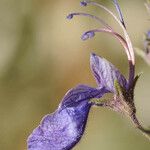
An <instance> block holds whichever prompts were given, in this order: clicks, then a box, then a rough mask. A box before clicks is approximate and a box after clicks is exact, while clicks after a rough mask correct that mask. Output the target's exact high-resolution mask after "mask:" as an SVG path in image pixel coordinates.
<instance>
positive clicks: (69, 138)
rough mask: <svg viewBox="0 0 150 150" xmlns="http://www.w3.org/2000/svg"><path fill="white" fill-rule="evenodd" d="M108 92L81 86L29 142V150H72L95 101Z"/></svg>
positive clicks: (41, 125)
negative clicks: (92, 101)
mask: <svg viewBox="0 0 150 150" xmlns="http://www.w3.org/2000/svg"><path fill="white" fill-rule="evenodd" d="M107 92H108V91H107V90H106V89H105V88H97V89H96V88H91V87H88V86H85V85H79V86H77V87H75V88H73V89H71V90H69V91H68V92H67V93H66V95H65V96H64V98H63V100H62V102H61V103H60V105H59V107H58V109H57V110H56V111H55V112H54V113H52V114H49V115H46V116H45V117H44V118H43V119H42V121H41V123H40V125H39V126H38V127H37V128H36V129H34V131H33V132H32V134H31V135H30V136H29V138H28V150H69V149H71V148H72V147H73V146H74V145H75V144H76V143H78V141H79V140H80V138H81V137H82V135H83V132H84V129H85V126H86V122H87V117H88V113H89V110H90V108H91V105H92V103H89V100H90V99H92V98H100V97H102V96H103V95H104V94H105V93H107Z"/></svg>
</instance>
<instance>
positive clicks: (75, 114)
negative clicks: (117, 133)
mask: <svg viewBox="0 0 150 150" xmlns="http://www.w3.org/2000/svg"><path fill="white" fill-rule="evenodd" d="M88 4H92V5H96V6H98V7H100V8H103V9H104V10H105V11H107V12H108V13H109V14H111V15H112V16H113V17H114V18H115V20H116V21H117V22H118V23H119V25H120V26H121V28H122V29H123V31H124V36H125V38H124V37H122V35H120V34H119V33H117V32H115V31H114V30H113V29H112V27H110V26H109V25H108V24H107V23H106V22H105V21H104V20H103V19H101V18H99V17H96V16H94V15H91V14H86V13H71V14H69V15H68V16H67V18H68V19H72V18H73V17H74V16H75V15H82V16H86V17H90V18H92V19H95V20H97V21H98V22H100V23H101V24H102V25H103V26H104V28H100V29H94V30H89V31H87V32H85V33H84V34H83V35H82V39H83V40H87V39H89V38H92V37H94V36H95V33H96V32H105V33H109V34H111V35H113V36H114V37H115V38H116V39H117V40H118V41H119V42H120V43H121V44H122V46H123V47H124V49H125V52H126V54H127V57H128V62H129V79H128V80H127V79H126V78H125V77H124V76H123V75H122V74H121V73H120V71H119V70H118V69H117V68H116V67H115V66H114V65H113V64H111V63H110V62H108V61H107V60H106V59H104V58H102V57H99V56H97V55H96V54H94V53H92V54H91V57H90V65H91V70H92V72H93V75H94V77H95V79H96V82H97V88H92V87H89V86H86V85H79V86H77V87H75V88H73V89H71V90H69V91H68V92H67V93H66V95H65V96H64V98H63V99H62V101H61V103H60V104H59V107H58V108H57V110H56V111H55V112H54V113H52V114H48V115H46V116H45V117H44V118H43V119H42V121H41V123H40V125H39V126H38V127H37V128H36V129H34V131H33V132H32V133H31V135H30V136H29V137H28V141H27V143H28V150H70V149H72V148H73V147H74V146H75V145H76V144H77V143H78V142H79V140H80V139H81V137H82V135H83V133H84V130H85V127H86V123H87V118H88V114H89V111H90V108H91V106H92V105H97V106H103V107H108V108H111V109H113V110H115V111H117V112H121V113H124V114H126V115H129V116H130V117H131V118H132V119H133V121H134V120H135V112H136V109H135V106H134V101H133V99H134V87H135V84H136V81H137V79H138V76H137V77H134V63H135V60H134V52H133V48H132V44H131V41H130V38H129V36H128V34H127V32H126V28H125V23H124V20H123V16H122V13H121V10H120V7H119V5H118V3H117V0H114V4H115V6H116V9H117V12H118V14H119V18H120V20H119V19H118V18H117V17H116V16H115V15H114V14H113V13H112V12H111V11H110V10H109V9H107V8H106V7H104V6H103V5H100V4H97V3H95V2H90V1H88V2H86V1H83V2H81V5H82V6H87V5H88ZM106 93H113V95H114V96H113V98H112V99H111V100H107V101H104V102H101V101H100V102H98V103H96V102H95V101H91V99H93V98H97V99H99V98H101V97H102V96H103V95H104V94H106Z"/></svg>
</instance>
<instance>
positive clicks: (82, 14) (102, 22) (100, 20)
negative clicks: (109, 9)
mask: <svg viewBox="0 0 150 150" xmlns="http://www.w3.org/2000/svg"><path fill="white" fill-rule="evenodd" d="M77 15H78V16H85V17H89V18H92V19H95V20H96V21H98V22H99V23H100V24H102V25H103V26H105V27H106V28H108V29H110V30H113V29H112V28H111V27H110V26H109V25H108V24H107V23H106V22H105V21H104V20H103V19H101V18H99V17H97V16H94V15H91V14H87V13H83V12H77V13H71V14H69V15H68V16H67V18H68V19H72V18H73V16H77Z"/></svg>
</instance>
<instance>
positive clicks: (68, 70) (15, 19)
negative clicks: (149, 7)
mask: <svg viewBox="0 0 150 150" xmlns="http://www.w3.org/2000/svg"><path fill="white" fill-rule="evenodd" d="M97 1H98V0H97ZM99 2H102V3H103V4H105V5H106V6H108V7H109V8H111V9H114V8H113V5H112V3H111V2H110V1H109V0H108V1H104V0H103V1H100V0H99ZM119 2H120V6H121V8H122V11H123V13H124V17H125V21H126V23H127V28H128V31H129V34H130V35H131V39H132V41H133V44H134V45H135V46H136V47H140V48H142V46H143V45H142V37H143V33H144V32H145V31H147V30H148V29H149V28H150V23H149V20H148V18H149V16H148V14H147V11H146V9H145V6H144V2H145V1H144V0H132V1H123V0H120V1H119ZM81 9H82V10H83V9H84V10H85V11H87V12H88V11H89V9H90V11H93V14H96V15H101V16H102V17H104V18H105V19H106V21H109V22H110V23H111V24H112V26H114V28H115V29H116V30H119V29H118V28H119V27H118V25H117V24H114V21H113V19H112V18H110V17H109V16H108V15H107V14H106V13H104V12H103V11H101V10H98V9H95V8H91V7H88V8H80V6H79V1H78V0H74V1H70V0H57V1H52V0H0V120H1V123H0V149H1V150H9V149H10V150H22V149H26V139H27V137H28V135H29V134H30V132H31V131H32V130H33V129H34V128H35V127H36V126H37V125H38V124H39V121H40V120H41V118H42V117H43V116H44V115H45V114H47V113H51V112H53V111H54V110H55V109H56V107H57V105H58V103H59V102H60V100H61V98H62V97H63V95H64V94H65V92H66V91H67V90H68V89H70V88H72V87H74V86H75V85H76V84H78V83H84V84H91V85H95V82H94V79H93V77H92V75H91V73H90V68H89V56H90V52H92V51H91V50H94V52H95V53H97V54H99V55H101V56H103V57H105V58H107V59H108V60H109V61H111V62H113V64H115V65H116V66H118V68H119V69H120V70H121V71H122V73H124V74H127V67H128V66H127V65H128V64H127V60H126V56H125V54H124V53H123V48H122V47H121V46H120V45H119V44H118V43H117V41H116V40H115V39H113V38H112V37H110V36H108V35H105V34H100V35H96V37H95V38H94V39H92V40H89V41H86V42H82V41H81V40H80V35H81V34H82V33H83V32H84V31H85V30H87V29H90V28H91V27H97V26H98V24H94V23H92V22H91V20H90V19H86V18H76V19H74V20H73V21H72V22H69V21H68V20H66V15H67V14H68V13H69V12H70V11H72V10H77V11H81ZM114 11H115V9H114ZM136 61H137V64H136V65H137V67H136V69H137V73H138V72H141V71H143V72H144V74H143V75H142V77H141V79H140V80H139V82H138V84H137V89H136V93H135V94H136V95H135V101H136V105H137V113H138V116H139V118H140V120H142V122H143V123H144V124H145V125H146V126H148V125H150V117H149V116H150V109H149V108H150V93H149V89H150V78H149V75H150V67H149V66H147V65H146V64H145V62H143V60H141V59H140V58H139V57H138V58H137V59H136ZM74 149H76V150H91V149H94V150H99V149H104V150H120V149H121V150H126V149H128V150H141V149H144V150H149V149H150V144H149V141H147V140H146V139H145V138H144V137H142V136H141V134H139V133H138V132H137V131H136V130H135V129H134V128H133V127H132V125H131V123H130V121H129V120H127V119H125V118H123V117H122V116H119V115H118V114H116V113H114V112H111V111H108V110H105V109H100V108H93V109H92V111H91V113H90V117H89V121H88V125H87V130H86V133H85V135H84V137H83V139H82V140H81V142H80V144H78V145H77V146H76V147H75V148H74Z"/></svg>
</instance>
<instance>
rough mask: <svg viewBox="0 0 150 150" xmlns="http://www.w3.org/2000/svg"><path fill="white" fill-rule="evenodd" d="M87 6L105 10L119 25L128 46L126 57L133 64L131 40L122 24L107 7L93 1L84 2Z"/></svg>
mask: <svg viewBox="0 0 150 150" xmlns="http://www.w3.org/2000/svg"><path fill="white" fill-rule="evenodd" d="M86 3H87V4H91V5H93V6H97V7H99V8H101V9H103V10H105V11H106V12H108V13H109V14H110V15H111V16H112V17H113V18H114V19H115V20H116V21H117V22H118V23H119V25H120V26H121V28H122V30H123V32H124V35H125V38H126V41H127V44H128V51H127V55H128V56H130V58H129V61H131V62H132V65H134V64H135V58H134V51H133V47H132V43H131V40H130V38H129V35H128V33H127V31H126V29H125V27H124V26H123V24H122V22H120V20H119V19H118V18H117V16H116V15H115V14H114V13H113V12H112V11H110V10H109V9H108V8H107V7H105V6H103V5H101V4H99V3H96V2H93V1H87V2H86Z"/></svg>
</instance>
